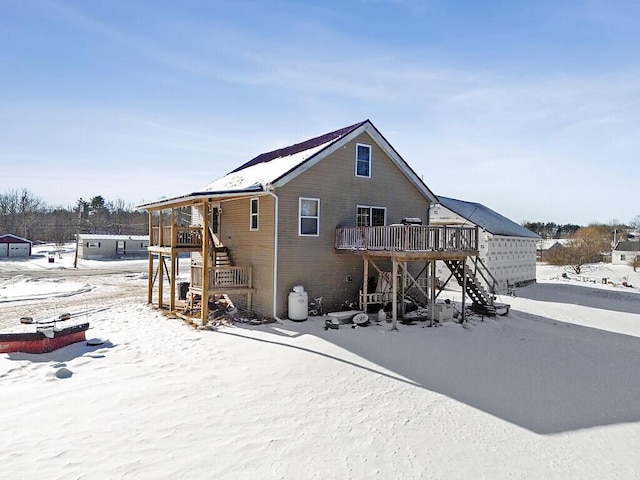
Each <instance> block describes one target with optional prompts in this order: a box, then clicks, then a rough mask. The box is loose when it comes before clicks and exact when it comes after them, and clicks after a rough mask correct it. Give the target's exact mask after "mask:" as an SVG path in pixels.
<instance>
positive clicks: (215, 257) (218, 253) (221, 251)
mask: <svg viewBox="0 0 640 480" xmlns="http://www.w3.org/2000/svg"><path fill="white" fill-rule="evenodd" d="M209 240H210V242H211V244H212V245H213V248H212V249H211V250H210V252H211V263H212V265H213V266H214V267H215V268H220V267H232V266H233V262H232V261H231V256H230V255H229V249H228V248H227V247H225V246H224V245H223V244H222V242H221V241H220V239H219V238H218V236H217V235H216V234H215V233H213V229H212V228H211V227H209Z"/></svg>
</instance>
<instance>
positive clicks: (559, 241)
mask: <svg viewBox="0 0 640 480" xmlns="http://www.w3.org/2000/svg"><path fill="white" fill-rule="evenodd" d="M569 241H570V240H569V239H568V238H545V239H544V240H540V241H539V242H538V249H539V250H550V249H551V247H553V246H554V245H560V246H563V247H564V246H565V245H567V244H568V243H569Z"/></svg>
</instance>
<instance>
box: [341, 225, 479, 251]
mask: <svg viewBox="0 0 640 480" xmlns="http://www.w3.org/2000/svg"><path fill="white" fill-rule="evenodd" d="M335 247H336V249H338V250H382V251H393V252H398V251H400V252H428V251H475V250H477V249H478V229H477V227H432V226H428V225H389V226H385V227H338V228H336V244H335Z"/></svg>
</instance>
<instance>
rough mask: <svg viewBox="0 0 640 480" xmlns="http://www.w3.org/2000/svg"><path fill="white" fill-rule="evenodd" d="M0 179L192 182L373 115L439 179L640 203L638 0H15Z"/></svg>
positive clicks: (545, 211) (125, 192) (471, 197)
mask: <svg viewBox="0 0 640 480" xmlns="http://www.w3.org/2000/svg"><path fill="white" fill-rule="evenodd" d="M0 60H1V65H2V74H1V75H0V193H5V192H6V191H7V190H10V189H22V188H27V189H29V190H30V191H31V192H32V193H33V194H35V195H36V196H38V197H41V198H42V199H43V200H45V201H46V202H47V203H48V204H51V205H63V206H68V205H74V204H75V203H76V200H77V199H78V198H80V197H83V198H85V199H86V198H91V197H92V196H95V195H102V196H103V197H105V198H106V199H107V200H116V199H121V200H124V201H125V202H127V203H131V204H139V203H142V202H145V201H152V200H156V199H158V198H160V197H162V196H174V195H178V194H183V193H187V192H191V191H193V190H196V189H198V188H199V187H201V186H203V185H205V184H207V183H209V182H210V181H212V180H214V179H216V178H218V177H220V176H222V175H224V174H225V173H227V172H228V171H230V170H232V169H233V168H235V167H236V166H238V165H239V164H240V163H243V162H245V161H247V160H249V159H251V158H252V157H254V156H255V155H257V154H259V153H262V152H264V151H268V150H271V149H274V148H278V147H282V146H286V145H289V144H291V143H296V142H298V141H302V140H304V139H306V138H309V137H312V136H316V135H319V134H322V133H326V132H328V131H332V130H335V129H337V128H341V127H343V126H346V125H350V124H352V123H355V122H358V121H361V120H364V119H367V118H369V119H371V120H372V121H373V123H374V124H375V125H376V126H377V127H378V128H379V129H380V131H381V132H382V133H383V135H385V137H386V138H387V140H389V142H390V143H391V144H392V145H393V146H394V147H395V148H396V150H398V152H399V153H400V154H401V155H402V156H403V157H404V158H405V160H407V162H409V164H410V165H411V166H412V167H413V168H414V170H415V171H416V172H417V173H418V174H419V175H421V176H422V177H423V179H424V181H425V183H426V184H427V185H428V186H429V187H430V188H431V189H432V190H433V191H434V192H435V193H436V194H438V195H444V196H449V197H454V198H459V199H463V200H468V201H474V202H479V203H483V204H485V205H487V206H488V207H490V208H493V209H494V210H497V211H498V212H500V213H501V214H503V215H506V216H507V217H509V218H511V219H512V220H514V221H516V222H518V223H519V222H522V221H525V220H528V221H555V222H558V223H577V224H583V225H585V224H588V223H590V222H593V221H597V222H604V223H608V222H610V221H612V220H614V219H616V220H619V221H622V222H628V221H630V220H631V219H632V218H633V217H635V216H636V215H640V202H639V201H638V199H639V197H640V189H639V184H640V175H639V172H638V171H639V170H640V167H639V165H640V162H639V156H640V1H639V0H566V1H557V0H537V1H533V0H532V1H509V0H503V1H473V0H468V1H455V0H453V1H445V0H425V1H419V0H351V1H350V0H343V1H322V0H316V1H278V0H271V1H263V0H255V1H244V0H231V1H204V0H203V1H187V0H182V1H173V0H148V1H135V0H82V1H80V0H77V1H66V0H65V1H63V0H14V1H11V0H0Z"/></svg>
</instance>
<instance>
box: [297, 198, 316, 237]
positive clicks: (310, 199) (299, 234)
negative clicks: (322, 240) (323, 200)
mask: <svg viewBox="0 0 640 480" xmlns="http://www.w3.org/2000/svg"><path fill="white" fill-rule="evenodd" d="M304 200H309V201H312V202H316V204H317V206H318V207H317V215H315V216H312V215H304V216H303V215H302V202H303V201H304ZM303 218H315V219H316V233H302V219H303ZM298 236H299V237H319V236H320V199H319V198H312V197H299V198H298Z"/></svg>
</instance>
